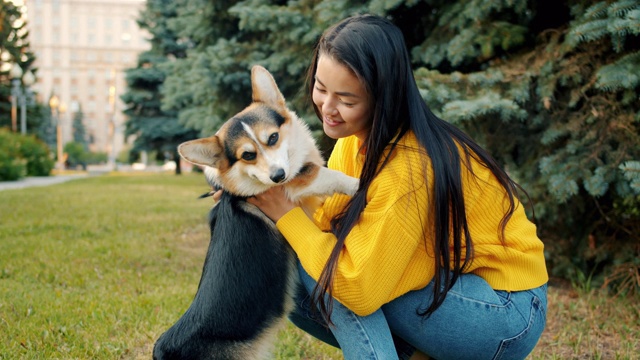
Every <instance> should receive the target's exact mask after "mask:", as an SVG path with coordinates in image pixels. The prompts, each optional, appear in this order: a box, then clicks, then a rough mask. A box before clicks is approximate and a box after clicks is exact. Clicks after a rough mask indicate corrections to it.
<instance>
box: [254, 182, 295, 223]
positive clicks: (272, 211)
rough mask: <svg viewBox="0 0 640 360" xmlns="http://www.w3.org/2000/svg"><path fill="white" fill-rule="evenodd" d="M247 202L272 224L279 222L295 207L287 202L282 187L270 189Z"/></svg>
mask: <svg viewBox="0 0 640 360" xmlns="http://www.w3.org/2000/svg"><path fill="white" fill-rule="evenodd" d="M247 202H248V203H250V204H253V205H255V206H257V207H258V209H260V210H261V211H262V212H263V213H264V214H265V215H267V217H268V218H269V219H271V220H273V221H274V222H277V221H278V220H280V218H281V217H283V216H284V215H285V214H286V213H288V212H289V211H291V210H293V209H294V208H295V207H296V205H295V204H294V203H293V202H292V201H291V200H289V198H288V197H287V195H286V194H285V192H284V187H282V186H277V187H274V188H271V189H269V190H267V191H266V192H264V193H262V194H259V195H256V196H253V197H250V198H248V199H247Z"/></svg>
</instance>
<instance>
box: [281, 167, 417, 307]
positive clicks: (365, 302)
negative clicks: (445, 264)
mask: <svg viewBox="0 0 640 360" xmlns="http://www.w3.org/2000/svg"><path fill="white" fill-rule="evenodd" d="M402 184H404V186H402ZM412 184H414V183H413V182H412V181H409V180H407V179H406V178H405V179H398V178H397V173H395V172H394V171H393V167H392V166H390V167H389V168H388V170H386V171H383V173H381V174H379V175H378V176H377V178H376V179H375V180H374V182H373V183H372V184H371V187H370V188H369V191H368V193H367V194H368V196H367V197H368V203H367V206H366V207H365V209H364V211H363V212H362V214H361V216H360V219H359V221H358V222H357V223H356V225H355V226H354V228H353V229H352V230H351V232H350V233H349V235H348V236H347V238H346V240H345V246H344V247H343V249H342V251H341V254H340V258H339V261H338V266H337V273H336V275H335V278H334V288H333V296H334V297H335V298H336V299H338V301H340V302H341V303H342V304H343V305H345V306H347V307H348V308H349V309H351V310H352V311H354V312H355V313H356V314H358V315H368V314H371V313H372V312H374V311H376V310H377V309H379V308H380V307H381V306H382V305H384V304H385V303H387V302H389V301H391V300H393V299H394V298H396V297H398V296H400V295H402V294H403V293H405V292H406V291H407V290H408V289H405V288H399V287H398V284H400V283H401V281H400V280H401V278H402V277H403V276H405V273H407V272H418V271H419V272H422V275H423V276H421V277H423V278H424V279H425V281H424V282H423V283H421V284H419V286H418V287H416V288H420V287H423V286H425V285H426V282H427V280H428V275H427V273H428V267H424V266H423V267H421V268H420V269H415V266H412V264H414V263H416V262H415V261H413V262H412V259H413V258H414V257H415V256H422V257H423V258H424V257H426V256H425V250H424V246H425V245H424V243H425V242H424V238H425V234H424V231H425V229H424V226H421V225H418V224H424V223H425V220H424V218H423V217H424V216H425V215H426V214H424V213H423V214H420V212H419V211H411V210H410V209H411V208H414V209H415V208H416V207H415V202H422V203H424V201H426V198H423V197H426V190H425V189H422V190H424V191H416V189H414V188H410V185H412ZM335 203H336V204H337V205H336V206H341V205H342V204H343V202H341V201H335ZM411 204H413V206H411ZM326 206H331V203H329V204H328V205H327V204H325V207H326ZM325 210H327V211H328V212H329V213H334V211H331V209H325ZM277 227H278V229H279V230H280V231H281V232H282V234H283V235H284V237H285V238H286V239H287V240H288V241H289V243H290V244H291V246H292V247H293V249H294V251H295V252H296V253H297V254H298V257H299V259H300V261H301V263H302V265H303V267H304V268H305V270H306V271H307V272H308V273H309V274H310V275H311V276H312V277H313V278H314V279H318V278H319V277H320V274H321V272H322V269H323V268H324V266H325V263H326V261H327V259H328V258H329V255H330V254H331V251H332V250H333V247H334V246H335V244H336V237H335V236H334V235H333V234H332V233H330V232H323V231H322V230H321V229H320V228H319V227H318V226H317V225H316V223H314V222H313V221H312V220H310V219H309V218H307V216H305V214H304V212H303V211H302V209H300V208H296V209H294V210H292V211H290V212H289V213H287V214H286V215H285V216H283V217H282V218H281V219H280V220H279V221H278V223H277ZM419 248H422V250H420V249H419ZM418 254H419V255H418ZM422 264H423V263H422Z"/></svg>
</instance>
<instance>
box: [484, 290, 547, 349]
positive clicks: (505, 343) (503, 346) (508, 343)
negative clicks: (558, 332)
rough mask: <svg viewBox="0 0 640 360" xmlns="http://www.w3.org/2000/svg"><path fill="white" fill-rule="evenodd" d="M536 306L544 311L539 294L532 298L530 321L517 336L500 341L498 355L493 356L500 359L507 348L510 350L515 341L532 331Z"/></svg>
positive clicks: (538, 309)
mask: <svg viewBox="0 0 640 360" xmlns="http://www.w3.org/2000/svg"><path fill="white" fill-rule="evenodd" d="M534 304H536V305H534ZM534 307H535V308H536V309H537V311H542V302H541V300H540V298H538V297H537V296H534V297H533V298H532V299H531V307H530V308H529V321H528V322H527V326H526V327H525V328H524V329H523V330H522V331H521V332H520V333H518V334H517V335H516V336H514V337H510V338H508V339H504V340H502V341H501V342H500V346H499V347H498V351H497V352H496V355H495V356H494V357H493V359H494V360H497V359H500V356H502V354H503V353H504V352H505V351H506V350H508V349H509V348H510V347H511V345H512V344H513V343H514V342H515V341H517V340H519V339H521V338H523V337H524V336H526V335H527V334H528V333H529V331H531V328H532V327H533V321H534V319H535V315H536V313H535V310H534V309H533V308H534Z"/></svg>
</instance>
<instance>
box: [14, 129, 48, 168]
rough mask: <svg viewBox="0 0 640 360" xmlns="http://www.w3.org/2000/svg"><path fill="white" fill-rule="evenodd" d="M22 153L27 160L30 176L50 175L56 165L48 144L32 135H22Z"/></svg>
mask: <svg viewBox="0 0 640 360" xmlns="http://www.w3.org/2000/svg"><path fill="white" fill-rule="evenodd" d="M20 153H21V154H22V157H23V158H24V159H25V160H26V161H27V175H29V176H48V175H49V174H50V173H51V169H53V166H54V165H55V162H54V161H53V158H52V157H51V153H50V151H49V148H48V147H47V145H46V144H45V143H44V142H42V141H41V140H39V139H37V138H36V137H34V136H32V135H29V136H21V139H20Z"/></svg>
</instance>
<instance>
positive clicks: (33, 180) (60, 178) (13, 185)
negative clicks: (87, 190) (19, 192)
mask: <svg viewBox="0 0 640 360" xmlns="http://www.w3.org/2000/svg"><path fill="white" fill-rule="evenodd" d="M87 176H89V175H88V174H76V175H55V176H29V177H26V178H24V179H22V180H17V181H0V191H2V190H11V189H23V188H27V187H33V186H48V185H53V184H60V183H63V182H66V181H69V180H74V179H82V178H85V177H87Z"/></svg>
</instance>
